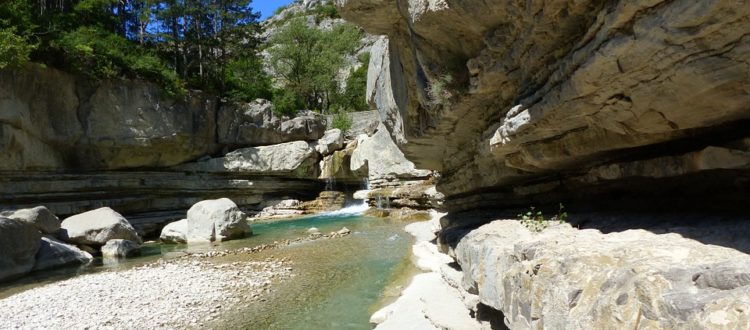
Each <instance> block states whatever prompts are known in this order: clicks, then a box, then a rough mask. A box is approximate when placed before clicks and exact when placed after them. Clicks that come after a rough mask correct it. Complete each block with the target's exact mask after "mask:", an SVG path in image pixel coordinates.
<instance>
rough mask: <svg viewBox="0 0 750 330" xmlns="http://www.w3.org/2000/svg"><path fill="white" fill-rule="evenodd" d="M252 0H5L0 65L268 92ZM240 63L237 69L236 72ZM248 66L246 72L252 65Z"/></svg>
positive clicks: (248, 94) (234, 92)
mask: <svg viewBox="0 0 750 330" xmlns="http://www.w3.org/2000/svg"><path fill="white" fill-rule="evenodd" d="M251 5H252V1H251V0H125V1H121V0H55V1H52V0H38V1H29V0H4V1H3V3H2V5H1V6H0V68H2V67H5V66H11V65H21V64H23V63H24V62H27V61H35V62H41V63H44V64H48V65H51V66H54V67H57V68H60V69H63V70H68V71H74V72H77V73H81V74H84V75H87V76H89V77H91V78H103V79H105V78H116V77H124V78H139V79H144V80H148V81H153V82H156V83H158V84H160V85H162V86H163V87H165V89H166V90H167V91H169V92H171V93H176V94H177V93H181V92H183V91H184V90H185V89H186V88H196V89H203V90H206V91H209V92H212V93H216V94H219V95H221V96H224V97H231V98H233V99H234V98H238V99H242V100H246V99H254V98H256V97H263V96H265V97H268V96H269V94H270V91H269V90H270V82H269V80H268V78H267V77H264V75H265V73H264V72H263V70H262V69H261V66H260V65H257V63H258V62H259V60H258V58H259V55H258V44H259V42H258V40H257V38H256V35H257V33H258V31H259V30H260V25H259V22H258V18H259V14H258V13H256V12H254V11H253V9H252V6H251ZM238 70H242V71H243V72H239V73H238V72H237V71H238ZM251 70H252V71H251Z"/></svg>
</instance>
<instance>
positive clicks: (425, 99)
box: [336, 0, 750, 211]
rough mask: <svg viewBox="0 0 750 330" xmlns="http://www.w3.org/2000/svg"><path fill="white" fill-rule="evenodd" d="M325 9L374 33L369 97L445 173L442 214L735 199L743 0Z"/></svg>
mask: <svg viewBox="0 0 750 330" xmlns="http://www.w3.org/2000/svg"><path fill="white" fill-rule="evenodd" d="M336 4H337V5H338V6H339V8H340V13H341V15H342V16H343V17H344V18H345V19H347V20H349V21H352V22H354V23H356V24H358V25H360V26H362V27H363V28H365V30H366V31H368V32H369V33H373V34H379V35H385V36H387V38H383V39H381V40H380V41H378V43H377V44H376V45H375V46H374V47H373V51H372V57H371V63H370V66H371V67H370V76H369V81H368V94H367V95H368V97H369V101H370V104H371V105H373V106H376V107H377V108H378V110H379V111H380V113H381V118H383V120H384V122H385V124H386V125H387V126H388V129H389V131H390V132H391V134H392V136H393V137H394V140H396V141H397V142H398V143H399V144H400V147H401V148H402V149H403V150H404V152H405V153H406V154H407V156H408V157H409V158H410V159H411V160H412V161H414V162H415V163H416V165H417V166H418V167H419V168H428V169H434V170H439V171H440V172H441V173H442V180H441V181H440V183H439V185H438V190H439V191H441V192H442V193H445V194H446V196H447V198H448V200H447V201H446V205H447V208H448V209H449V210H454V211H456V210H465V209H471V208H475V207H490V206H492V207H497V206H520V205H524V206H526V205H529V204H531V203H548V202H552V203H556V202H558V201H568V200H570V201H576V200H578V201H587V200H591V198H590V197H591V196H593V195H596V196H598V197H599V198H600V199H604V200H612V199H621V200H628V199H640V201H641V202H651V203H652V204H670V203H669V202H675V203H687V204H689V205H690V206H692V205H697V204H701V203H702V204H704V205H710V204H714V206H716V207H718V208H731V207H733V206H737V205H742V204H744V203H745V202H746V201H747V197H746V196H748V195H747V192H748V188H747V182H748V177H749V175H748V171H747V170H748V167H749V166H748V165H750V153H748V151H750V148H749V147H748V143H747V141H748V140H747V137H748V136H750V132H749V131H748V130H747V124H748V121H747V120H748V119H750V75H748V72H750V62H749V61H748V59H749V58H750V37H748V34H749V33H750V19H748V17H750V6H747V5H745V4H743V3H742V2H735V1H663V0H638V1H593V0H587V1H454V0H409V1H396V0H336ZM657 191H658V192H657ZM706 191H711V192H712V193H711V194H710V195H709V194H706ZM743 196H744V197H743ZM657 197H658V198H657ZM653 202H656V203H653ZM656 206H660V205H656ZM672 206H675V205H672Z"/></svg>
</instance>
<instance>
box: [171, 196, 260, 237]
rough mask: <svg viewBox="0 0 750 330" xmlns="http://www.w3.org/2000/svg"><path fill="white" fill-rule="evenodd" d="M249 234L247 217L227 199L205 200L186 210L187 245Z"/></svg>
mask: <svg viewBox="0 0 750 330" xmlns="http://www.w3.org/2000/svg"><path fill="white" fill-rule="evenodd" d="M251 233H252V231H251V230H250V225H249V224H248V223H247V215H246V214H245V213H244V212H242V211H240V209H239V208H238V207H237V204H235V203H234V202H232V201H231V200H230V199H228V198H221V199H214V200H205V201H202V202H199V203H196V204H195V205H193V207H191V208H190V210H188V213H187V235H186V240H187V242H188V243H205V242H214V241H228V240H231V239H237V238H243V237H245V236H246V235H248V234H251Z"/></svg>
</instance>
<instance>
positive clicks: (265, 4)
mask: <svg viewBox="0 0 750 330" xmlns="http://www.w3.org/2000/svg"><path fill="white" fill-rule="evenodd" d="M292 1H293V0H253V4H252V6H253V9H255V11H259V12H260V19H261V20H265V19H266V18H268V17H269V16H271V15H273V12H274V11H275V10H276V8H279V7H281V6H285V5H288V4H290V3H292Z"/></svg>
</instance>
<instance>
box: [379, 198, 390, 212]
mask: <svg viewBox="0 0 750 330" xmlns="http://www.w3.org/2000/svg"><path fill="white" fill-rule="evenodd" d="M376 206H377V208H378V210H383V209H386V210H388V209H390V208H391V199H390V198H389V197H383V196H378V200H377V204H376Z"/></svg>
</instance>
